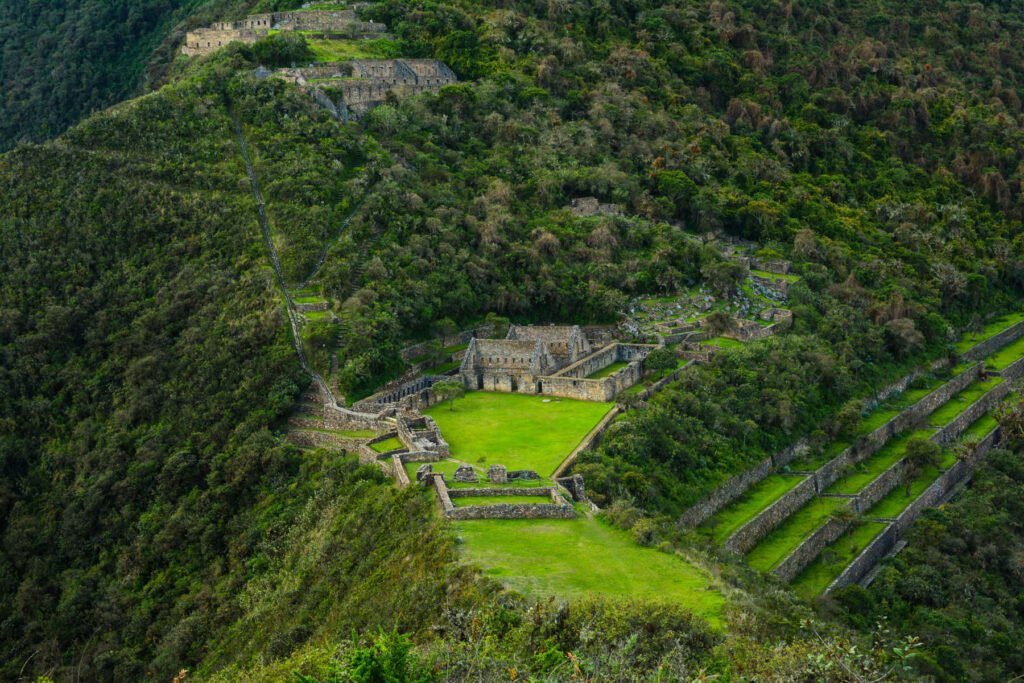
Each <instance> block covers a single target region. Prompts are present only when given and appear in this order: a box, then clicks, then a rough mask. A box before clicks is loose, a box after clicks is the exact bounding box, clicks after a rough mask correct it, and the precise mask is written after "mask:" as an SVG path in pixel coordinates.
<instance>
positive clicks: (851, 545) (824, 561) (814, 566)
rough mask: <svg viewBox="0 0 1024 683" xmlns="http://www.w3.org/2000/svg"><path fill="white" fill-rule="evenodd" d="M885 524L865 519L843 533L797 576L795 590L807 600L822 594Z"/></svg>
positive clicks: (794, 581) (794, 582) (794, 583)
mask: <svg viewBox="0 0 1024 683" xmlns="http://www.w3.org/2000/svg"><path fill="white" fill-rule="evenodd" d="M885 526H886V525H885V524H882V523H880V522H865V523H864V524H861V525H859V526H857V527H855V528H853V529H852V530H850V531H848V532H846V533H845V534H843V535H842V536H840V537H839V538H838V539H836V541H835V542H834V543H832V544H831V545H829V546H828V547H826V548H825V549H824V550H823V551H822V552H821V554H820V555H818V557H817V558H815V560H814V561H813V562H811V563H810V564H809V565H807V567H806V568H805V569H804V570H803V571H802V572H801V573H800V575H799V576H797V577H796V579H794V580H793V583H792V588H793V590H794V591H796V593H797V594H798V595H799V596H800V597H802V598H804V599H806V600H810V599H811V598H813V597H815V596H817V595H821V594H822V593H823V592H824V591H825V589H826V588H828V586H829V584H830V583H832V582H833V581H835V579H836V577H838V576H839V575H840V574H842V573H843V570H844V569H846V567H847V566H848V565H849V564H850V563H851V562H853V560H854V558H855V557H857V555H859V554H860V553H861V551H862V550H864V548H866V547H867V546H868V544H869V543H871V541H873V540H874V539H875V537H876V536H878V534H880V533H882V530H883V529H885Z"/></svg>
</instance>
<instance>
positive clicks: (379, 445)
mask: <svg viewBox="0 0 1024 683" xmlns="http://www.w3.org/2000/svg"><path fill="white" fill-rule="evenodd" d="M370 448H372V449H373V450H375V451H377V452H378V453H387V452H388V451H395V450H398V449H399V448H405V446H404V445H403V444H402V442H401V441H399V440H398V437H397V436H393V437H391V438H390V439H384V440H383V441H378V442H376V443H371V444H370Z"/></svg>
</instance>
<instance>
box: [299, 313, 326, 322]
mask: <svg viewBox="0 0 1024 683" xmlns="http://www.w3.org/2000/svg"><path fill="white" fill-rule="evenodd" d="M302 315H303V316H304V317H305V318H306V319H307V320H314V321H315V320H330V319H331V318H332V317H333V315H332V314H331V312H330V311H303V312H302Z"/></svg>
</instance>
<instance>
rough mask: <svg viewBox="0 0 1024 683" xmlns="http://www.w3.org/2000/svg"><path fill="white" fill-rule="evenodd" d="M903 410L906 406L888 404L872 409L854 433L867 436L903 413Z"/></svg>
mask: <svg viewBox="0 0 1024 683" xmlns="http://www.w3.org/2000/svg"><path fill="white" fill-rule="evenodd" d="M903 410H904V408H903V407H901V406H894V405H888V404H886V405H880V406H878V407H877V408H875V409H874V410H872V411H871V412H870V413H869V414H868V415H867V417H865V418H864V419H863V420H861V423H860V424H859V425H857V429H856V430H854V433H855V434H857V435H860V436H866V435H868V434H870V433H871V432H873V431H875V430H876V429H878V428H879V427H881V426H882V425H884V424H885V423H886V422H888V421H889V420H891V419H893V418H894V417H896V416H897V415H899V414H900V413H902V412H903Z"/></svg>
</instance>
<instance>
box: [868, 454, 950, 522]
mask: <svg viewBox="0 0 1024 683" xmlns="http://www.w3.org/2000/svg"><path fill="white" fill-rule="evenodd" d="M941 473H942V470H940V469H939V468H937V467H926V468H924V469H923V470H921V473H920V474H918V475H917V476H916V477H915V478H914V479H913V481H911V482H910V489H909V491H910V492H909V493H908V492H907V491H908V489H907V485H906V483H901V484H900V485H898V486H896V487H895V488H894V489H893V490H892V491H890V492H889V493H888V494H886V496H885V497H884V498H882V499H881V500H880V501H878V502H877V503H875V504H874V505H873V506H872V507H871V509H870V510H868V511H867V512H865V513H864V515H865V516H866V517H880V518H883V519H894V518H896V517H899V516H900V513H901V512H903V511H904V510H905V509H906V508H907V506H908V505H910V504H911V503H913V502H914V501H915V500H916V499H917V497H918V496H920V495H921V494H922V493H923V492H924V490H925V489H926V488H928V487H929V486H931V484H932V482H933V481H935V480H936V479H938V478H939V475H940V474H941Z"/></svg>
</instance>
